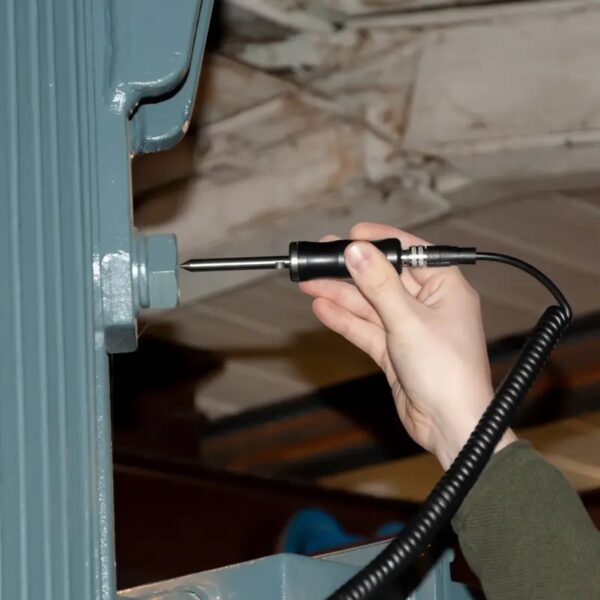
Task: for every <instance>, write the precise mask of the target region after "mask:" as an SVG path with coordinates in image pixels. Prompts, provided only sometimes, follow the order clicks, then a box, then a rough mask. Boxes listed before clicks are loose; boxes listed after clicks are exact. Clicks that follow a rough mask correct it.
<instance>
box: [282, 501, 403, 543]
mask: <svg viewBox="0 0 600 600" xmlns="http://www.w3.org/2000/svg"><path fill="white" fill-rule="evenodd" d="M401 529H402V524H401V523H386V524H384V525H382V526H381V527H380V528H379V529H377V531H375V532H374V533H373V537H387V536H393V535H396V534H397V533H398V532H399V531H400V530H401ZM361 539H364V538H361V537H360V536H358V535H355V534H351V533H347V532H346V531H344V529H343V528H342V526H341V525H340V524H339V523H338V522H337V521H336V520H335V519H334V518H333V517H332V516H331V515H330V514H329V513H326V512H325V511H323V510H321V509H318V508H308V509H306V510H301V511H300V512H297V513H296V514H295V515H294V516H293V517H292V518H291V519H290V521H289V522H288V524H287V526H286V528H285V530H284V532H283V540H282V550H283V552H291V553H294V554H316V553H317V552H324V551H326V550H332V549H333V548H341V547H342V546H348V545H350V544H356V543H358V542H360V541H361Z"/></svg>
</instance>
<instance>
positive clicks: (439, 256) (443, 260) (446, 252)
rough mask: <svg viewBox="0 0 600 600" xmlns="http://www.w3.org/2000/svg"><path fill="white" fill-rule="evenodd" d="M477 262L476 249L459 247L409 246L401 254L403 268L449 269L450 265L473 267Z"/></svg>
mask: <svg viewBox="0 0 600 600" xmlns="http://www.w3.org/2000/svg"><path fill="white" fill-rule="evenodd" d="M476 262H477V249H476V248H461V247H460V246H411V247H410V248H407V249H406V250H405V251H403V252H402V264H403V265H404V266H405V267H411V268H419V267H450V266H452V265H474V264H475V263H476Z"/></svg>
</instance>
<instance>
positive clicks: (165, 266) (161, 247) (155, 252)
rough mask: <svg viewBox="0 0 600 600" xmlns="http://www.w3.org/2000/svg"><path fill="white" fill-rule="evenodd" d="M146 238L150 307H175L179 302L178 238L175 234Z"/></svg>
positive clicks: (148, 236)
mask: <svg viewBox="0 0 600 600" xmlns="http://www.w3.org/2000/svg"><path fill="white" fill-rule="evenodd" d="M145 238H146V240H145V241H146V244H145V246H146V276H147V281H148V299H149V308H154V309H166V308H175V307H176V306H177V304H178V303H179V262H178V257H177V238H176V237H175V236H174V235H147V236H145Z"/></svg>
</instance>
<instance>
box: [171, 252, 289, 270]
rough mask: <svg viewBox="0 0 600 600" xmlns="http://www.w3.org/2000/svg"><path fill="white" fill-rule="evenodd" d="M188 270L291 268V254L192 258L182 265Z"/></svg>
mask: <svg viewBox="0 0 600 600" xmlns="http://www.w3.org/2000/svg"><path fill="white" fill-rule="evenodd" d="M181 268H182V269H185V270H186V271H192V272H197V271H250V270H256V269H289V268H290V258H289V256H246V257H242V258H192V259H191V260H188V261H187V262H184V263H183V264H182V265H181Z"/></svg>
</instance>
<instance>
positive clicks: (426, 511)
mask: <svg viewBox="0 0 600 600" xmlns="http://www.w3.org/2000/svg"><path fill="white" fill-rule="evenodd" d="M477 260H486V261H494V262H502V263H506V264H510V265H512V266H514V267H516V268H518V269H521V270H523V271H525V272H526V273H529V274H530V275H532V276H533V277H535V278H536V279H537V280H538V281H540V282H541V283H542V284H543V285H544V286H545V287H546V288H547V289H548V290H549V291H550V292H551V293H552V295H553V296H554V297H555V298H556V300H557V301H558V306H550V307H549V308H547V309H546V311H545V312H544V314H543V315H542V317H541V318H540V320H539V321H538V323H537V325H536V327H535V328H534V330H533V331H532V332H531V334H530V335H529V337H528V338H527V341H526V342H525V345H524V346H523V349H522V350H521V353H520V354H519V356H518V358H517V360H516V361H515V364H514V365H513V367H512V368H511V369H510V371H509V373H508V375H507V376H506V378H505V379H504V381H503V382H502V383H501V384H500V386H499V387H498V389H497V391H496V393H495V395H494V399H493V400H492V401H491V402H490V404H489V406H488V408H487V409H486V411H485V412H484V414H483V416H482V417H481V419H480V421H479V423H478V424H477V427H475V430H474V431H473V433H472V434H471V436H470V437H469V439H468V440H467V443H466V444H465V445H464V447H463V448H462V450H461V451H460V453H459V454H458V456H457V457H456V459H455V460H454V462H453V463H452V465H451V466H450V468H449V469H448V471H447V472H446V473H445V475H444V476H443V477H442V478H441V479H440V481H439V482H438V483H437V484H436V486H435V487H434V488H433V491H432V492H431V493H430V494H429V497H428V498H427V499H426V500H425V502H424V503H423V505H422V506H421V507H420V509H419V511H418V512H417V514H416V515H415V517H414V519H413V520H412V521H411V522H410V523H409V524H408V525H407V526H406V527H405V528H404V529H403V530H402V532H401V533H400V534H399V535H398V537H397V538H396V539H394V540H393V541H392V542H391V543H390V544H389V545H388V546H387V547H386V548H385V549H384V550H383V551H382V552H381V554H379V556H377V557H376V558H374V559H373V560H372V561H371V562H370V563H369V564H367V565H366V566H365V567H364V568H363V569H362V570H361V571H360V572H359V573H357V574H356V575H355V576H354V577H352V578H351V579H350V580H349V581H348V582H346V583H345V584H344V585H343V586H342V587H341V588H339V589H338V590H337V591H336V592H334V593H333V594H332V595H331V596H330V597H329V599H328V600H368V599H374V598H377V594H378V593H379V592H380V591H381V589H382V588H383V586H385V585H387V584H388V583H390V582H391V581H393V580H395V579H396V578H398V577H399V576H400V575H402V574H403V573H404V572H405V571H406V569H407V568H408V567H410V565H411V564H412V563H413V562H414V561H415V560H416V559H417V557H418V556H419V555H420V554H422V552H423V551H424V550H425V549H426V547H427V546H428V545H429V544H430V543H431V542H432V541H433V540H434V538H435V537H436V535H437V534H438V533H439V532H440V530H441V529H442V528H444V527H446V526H447V525H448V523H449V522H450V520H451V519H452V517H453V516H454V514H455V513H456V511H457V510H458V508H459V507H460V505H461V504H462V501H463V500H464V498H465V496H466V495H467V493H468V492H469V490H470V489H471V487H472V486H473V484H474V483H475V481H476V480H477V478H478V477H479V475H480V474H481V472H482V471H483V469H484V467H485V465H486V463H487V461H488V460H489V458H490V456H491V454H492V452H493V450H494V448H495V447H496V445H497V443H498V442H499V441H500V438H501V437H502V435H503V433H504V431H505V430H506V428H507V427H508V425H509V424H510V421H511V418H512V417H513V415H514V413H515V411H516V409H517V408H518V406H519V404H520V403H521V401H522V400H523V398H524V397H525V395H526V394H527V392H528V390H529V388H530V387H531V385H532V383H533V381H534V380H535V378H536V377H537V375H538V374H539V372H540V370H541V369H542V367H543V366H544V363H545V362H546V359H547V358H548V356H549V355H550V353H551V352H552V349H553V348H554V346H555V345H556V343H557V342H558V340H559V338H560V337H561V336H562V334H563V333H564V332H565V331H566V329H567V328H568V326H569V324H570V322H571V319H572V312H571V307H570V306H569V303H568V302H567V300H566V299H565V297H564V296H563V294H562V293H561V291H560V290H559V289H558V288H557V287H556V285H555V284H554V283H553V282H552V281H551V280H550V279H549V278H548V277H546V276H545V275H544V274H543V273H541V272H540V271H539V270H538V269H536V268H535V267H533V266H532V265H530V264H528V263H526V262H524V261H522V260H519V259H517V258H513V257H512V256H506V255H503V254H494V253H486V252H481V253H480V252H478V253H477Z"/></svg>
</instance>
